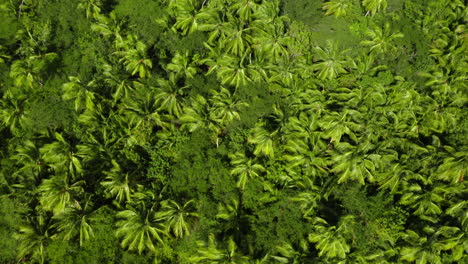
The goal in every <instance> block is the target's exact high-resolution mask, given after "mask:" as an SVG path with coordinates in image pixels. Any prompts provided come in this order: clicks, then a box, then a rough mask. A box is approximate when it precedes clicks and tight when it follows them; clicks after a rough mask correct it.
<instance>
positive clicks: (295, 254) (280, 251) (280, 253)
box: [270, 240, 310, 264]
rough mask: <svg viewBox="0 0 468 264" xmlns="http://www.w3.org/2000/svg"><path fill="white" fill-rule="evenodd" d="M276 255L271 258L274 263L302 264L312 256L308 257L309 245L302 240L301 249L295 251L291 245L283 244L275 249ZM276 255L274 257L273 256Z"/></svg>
mask: <svg viewBox="0 0 468 264" xmlns="http://www.w3.org/2000/svg"><path fill="white" fill-rule="evenodd" d="M273 251H274V253H272V256H271V257H270V259H271V260H274V262H273V263H290V264H301V263H304V261H305V260H306V259H308V258H310V256H309V255H308V253H309V250H308V243H307V241H303V240H301V242H300V249H299V250H298V249H295V248H294V247H293V246H292V245H291V244H290V243H287V242H282V243H281V244H280V245H278V246H276V247H275V248H274V250H273ZM273 254H274V255H273Z"/></svg>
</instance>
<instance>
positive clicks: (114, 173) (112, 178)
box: [101, 159, 133, 203]
mask: <svg viewBox="0 0 468 264" xmlns="http://www.w3.org/2000/svg"><path fill="white" fill-rule="evenodd" d="M111 163H112V168H111V169H110V171H105V172H104V174H106V178H105V179H104V181H102V182H101V185H102V186H103V187H104V188H105V190H106V195H109V196H111V197H114V198H115V199H116V201H117V202H118V203H122V202H124V201H127V202H128V201H130V200H131V194H132V191H133V190H132V187H131V183H130V181H129V179H128V177H129V176H128V173H124V172H123V171H122V169H121V168H120V165H119V163H117V161H116V160H114V159H113V160H112V161H111Z"/></svg>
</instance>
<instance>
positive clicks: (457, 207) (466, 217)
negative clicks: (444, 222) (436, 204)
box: [445, 188, 468, 233]
mask: <svg viewBox="0 0 468 264" xmlns="http://www.w3.org/2000/svg"><path fill="white" fill-rule="evenodd" d="M465 189H466V188H465ZM445 213H446V214H448V215H450V216H453V217H455V218H457V219H458V221H459V222H460V226H461V227H462V229H463V231H464V232H465V233H466V232H468V201H463V200H462V201H459V202H454V203H453V204H452V205H451V206H450V207H449V208H447V210H445Z"/></svg>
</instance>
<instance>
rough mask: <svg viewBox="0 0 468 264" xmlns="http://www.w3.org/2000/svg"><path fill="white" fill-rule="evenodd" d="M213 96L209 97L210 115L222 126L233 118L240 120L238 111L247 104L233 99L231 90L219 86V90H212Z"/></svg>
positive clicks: (233, 119)
mask: <svg viewBox="0 0 468 264" xmlns="http://www.w3.org/2000/svg"><path fill="white" fill-rule="evenodd" d="M212 94H213V97H212V98H211V99H209V101H210V103H211V105H212V109H213V111H212V117H213V119H214V120H216V121H217V122H218V123H220V124H221V125H223V126H227V125H229V124H230V123H232V122H233V121H235V120H240V114H239V112H240V111H241V110H243V109H244V108H246V107H248V106H249V104H248V103H246V102H242V101H239V100H235V99H234V96H233V95H232V94H231V92H230V91H229V90H228V89H226V88H224V87H221V90H220V91H219V92H218V91H212Z"/></svg>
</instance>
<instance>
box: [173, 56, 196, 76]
mask: <svg viewBox="0 0 468 264" xmlns="http://www.w3.org/2000/svg"><path fill="white" fill-rule="evenodd" d="M166 70H167V71H169V72H172V73H175V78H176V79H178V78H179V77H184V78H186V79H187V78H193V77H194V76H195V74H196V73H197V68H196V67H194V65H193V63H191V62H190V59H189V52H188V50H187V51H185V53H184V54H181V53H180V52H178V51H177V52H176V54H175V55H174V57H173V58H172V61H171V62H170V63H168V64H167V67H166Z"/></svg>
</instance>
